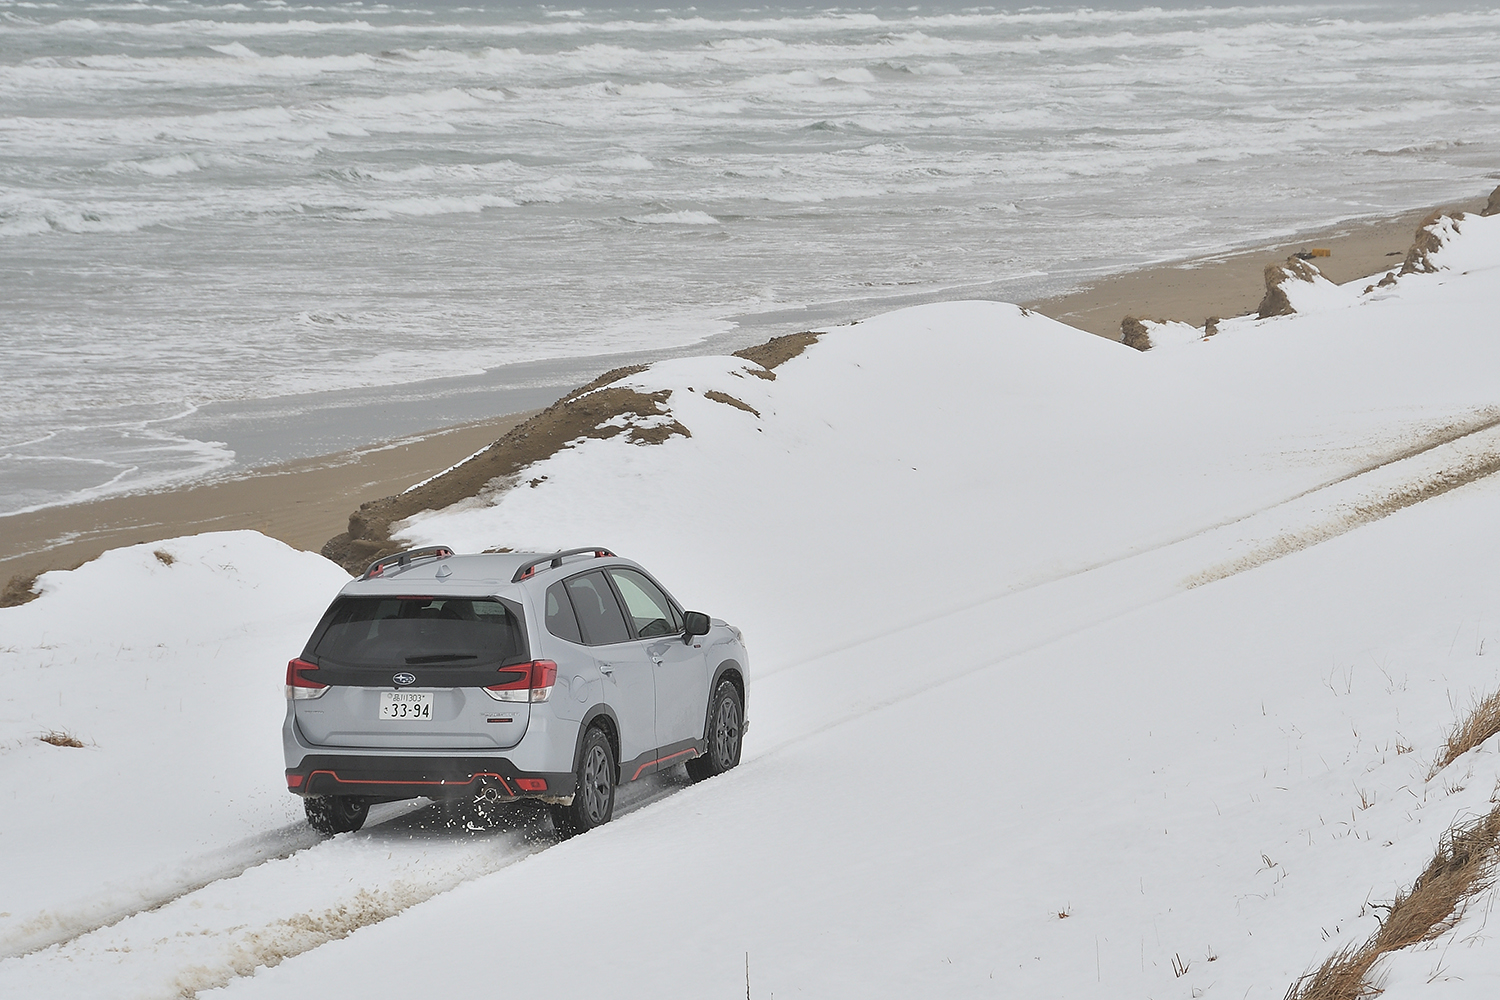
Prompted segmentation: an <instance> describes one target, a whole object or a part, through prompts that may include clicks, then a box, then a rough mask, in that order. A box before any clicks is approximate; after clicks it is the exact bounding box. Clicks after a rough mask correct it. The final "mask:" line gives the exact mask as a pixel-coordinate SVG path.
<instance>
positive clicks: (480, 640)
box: [308, 597, 530, 668]
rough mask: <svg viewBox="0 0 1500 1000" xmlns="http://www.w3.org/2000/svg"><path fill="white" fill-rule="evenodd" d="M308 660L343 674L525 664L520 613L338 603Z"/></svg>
mask: <svg viewBox="0 0 1500 1000" xmlns="http://www.w3.org/2000/svg"><path fill="white" fill-rule="evenodd" d="M308 645H309V648H308V652H309V653H310V654H311V655H312V656H313V657H314V658H315V659H317V660H318V662H324V661H327V662H330V663H334V664H338V665H340V666H346V667H382V668H384V667H392V666H417V665H422V664H428V665H443V666H451V667H470V666H473V667H479V666H495V665H501V664H506V663H524V662H525V661H526V660H528V659H530V655H529V653H528V652H527V643H526V630H525V627H524V626H523V625H522V624H521V616H520V614H519V613H518V610H517V609H516V608H514V607H512V606H510V602H508V601H502V600H499V599H497V598H469V597H341V598H339V599H338V600H337V601H335V602H334V603H333V607H331V608H329V609H328V613H327V614H326V615H324V617H323V624H322V627H321V628H320V630H319V633H318V635H317V636H316V638H315V639H314V640H313V642H311V643H309V644H308Z"/></svg>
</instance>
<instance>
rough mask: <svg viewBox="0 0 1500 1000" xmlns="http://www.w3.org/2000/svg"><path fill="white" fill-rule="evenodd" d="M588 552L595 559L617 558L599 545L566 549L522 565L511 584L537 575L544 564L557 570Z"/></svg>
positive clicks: (512, 578)
mask: <svg viewBox="0 0 1500 1000" xmlns="http://www.w3.org/2000/svg"><path fill="white" fill-rule="evenodd" d="M586 552H587V553H590V554H591V555H592V557H593V558H595V559H613V558H615V554H614V553H613V552H611V551H609V549H604V548H600V547H599V546H597V545H587V546H584V547H583V548H581V549H564V550H562V551H561V552H554V553H552V554H551V555H550V556H542V557H541V558H539V559H533V560H531V562H528V563H522V564H521V565H520V567H519V568H518V569H517V570H516V575H515V576H513V577H511V578H510V582H511V583H520V582H521V581H522V580H525V579H526V578H528V577H531V576H534V575H536V570H537V567H538V566H540V565H541V564H542V563H548V564H549V566H548V568H549V569H557V567H559V566H561V565H562V564H563V560H564V559H566V558H568V557H569V556H581V555H583V554H584V553H586Z"/></svg>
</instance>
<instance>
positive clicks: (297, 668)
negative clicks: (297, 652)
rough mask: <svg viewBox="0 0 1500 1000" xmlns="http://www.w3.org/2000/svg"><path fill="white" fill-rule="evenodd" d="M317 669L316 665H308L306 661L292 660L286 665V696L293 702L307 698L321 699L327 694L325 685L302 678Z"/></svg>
mask: <svg viewBox="0 0 1500 1000" xmlns="http://www.w3.org/2000/svg"><path fill="white" fill-rule="evenodd" d="M317 669H318V665H317V664H316V663H308V662H307V661H306V660H293V661H292V662H291V663H288V664H287V665H286V696H287V697H288V698H290V699H291V700H293V701H306V700H307V699H309V698H321V697H323V696H324V695H325V694H327V693H328V685H327V684H319V683H318V682H317V681H315V680H309V679H308V678H307V677H304V676H303V674H304V673H305V672H306V671H309V670H317Z"/></svg>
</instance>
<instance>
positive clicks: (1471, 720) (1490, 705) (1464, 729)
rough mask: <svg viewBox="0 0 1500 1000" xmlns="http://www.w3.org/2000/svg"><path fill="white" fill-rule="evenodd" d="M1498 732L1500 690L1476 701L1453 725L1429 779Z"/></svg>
mask: <svg viewBox="0 0 1500 1000" xmlns="http://www.w3.org/2000/svg"><path fill="white" fill-rule="evenodd" d="M1496 733H1500V691H1496V692H1495V693H1494V694H1492V695H1490V696H1489V697H1488V698H1486V699H1484V700H1483V701H1480V702H1476V703H1475V704H1474V707H1473V708H1472V709H1470V710H1469V714H1468V715H1466V716H1465V717H1464V718H1463V719H1462V720H1461V721H1460V722H1459V723H1458V725H1456V726H1454V727H1453V732H1451V733H1449V734H1448V742H1447V743H1445V744H1443V752H1442V754H1440V755H1439V756H1438V759H1437V761H1436V762H1435V763H1434V764H1433V765H1432V771H1431V773H1429V774H1428V775H1427V777H1428V780H1431V779H1432V778H1433V776H1434V775H1436V774H1437V773H1438V772H1439V771H1441V770H1442V769H1443V768H1445V767H1447V766H1448V765H1449V764H1451V763H1453V762H1454V761H1455V760H1457V759H1458V758H1460V757H1462V756H1463V755H1464V754H1466V753H1468V752H1469V751H1470V750H1473V749H1474V748H1475V747H1477V746H1479V745H1480V744H1481V743H1483V742H1484V741H1485V740H1487V739H1489V738H1490V737H1491V736H1494V735H1495V734H1496Z"/></svg>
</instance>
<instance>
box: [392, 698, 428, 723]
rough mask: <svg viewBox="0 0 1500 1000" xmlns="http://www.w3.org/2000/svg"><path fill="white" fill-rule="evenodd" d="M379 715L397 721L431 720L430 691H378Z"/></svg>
mask: <svg viewBox="0 0 1500 1000" xmlns="http://www.w3.org/2000/svg"><path fill="white" fill-rule="evenodd" d="M380 717H381V718H382V719H395V720H396V721H397V722H431V721H432V692H431V691H382V692H380Z"/></svg>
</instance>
